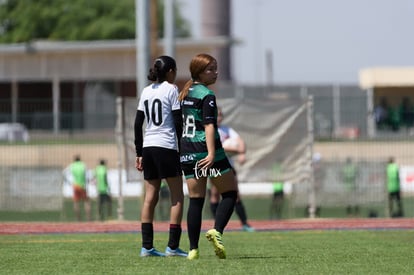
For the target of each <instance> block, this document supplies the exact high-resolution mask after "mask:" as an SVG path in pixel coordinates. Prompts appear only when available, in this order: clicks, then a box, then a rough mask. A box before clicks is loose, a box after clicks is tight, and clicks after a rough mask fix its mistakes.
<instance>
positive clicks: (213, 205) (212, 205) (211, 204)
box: [210, 202, 219, 218]
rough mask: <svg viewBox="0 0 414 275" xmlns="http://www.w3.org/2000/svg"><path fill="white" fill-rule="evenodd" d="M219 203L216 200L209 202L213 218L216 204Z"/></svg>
mask: <svg viewBox="0 0 414 275" xmlns="http://www.w3.org/2000/svg"><path fill="white" fill-rule="evenodd" d="M218 205H219V203H218V202H210V210H211V214H212V215H213V218H215V217H216V212H217V206H218Z"/></svg>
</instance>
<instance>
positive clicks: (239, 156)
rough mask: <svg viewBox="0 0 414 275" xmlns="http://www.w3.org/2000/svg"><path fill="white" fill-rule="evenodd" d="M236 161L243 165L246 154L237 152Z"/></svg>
mask: <svg viewBox="0 0 414 275" xmlns="http://www.w3.org/2000/svg"><path fill="white" fill-rule="evenodd" d="M237 161H238V162H239V164H240V165H243V164H244V163H245V162H246V154H245V153H241V154H238V155H237Z"/></svg>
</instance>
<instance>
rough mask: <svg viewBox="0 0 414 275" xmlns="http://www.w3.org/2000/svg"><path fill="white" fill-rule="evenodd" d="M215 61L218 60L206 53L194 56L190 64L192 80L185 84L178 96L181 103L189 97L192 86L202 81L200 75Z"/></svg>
mask: <svg viewBox="0 0 414 275" xmlns="http://www.w3.org/2000/svg"><path fill="white" fill-rule="evenodd" d="M213 61H216V59H215V58H214V57H212V56H211V55H209V54H206V53H200V54H198V55H196V56H194V57H193V59H191V62H190V74H191V79H190V80H188V81H187V82H186V83H185V85H184V88H183V89H182V90H181V92H180V94H179V95H178V100H180V101H183V100H184V98H185V97H186V96H187V95H188V91H189V90H190V87H191V85H193V84H194V82H195V81H197V80H199V79H200V74H201V73H202V72H204V70H205V69H206V68H207V66H208V64H210V63H211V62H213Z"/></svg>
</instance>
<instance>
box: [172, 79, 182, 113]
mask: <svg viewBox="0 0 414 275" xmlns="http://www.w3.org/2000/svg"><path fill="white" fill-rule="evenodd" d="M173 87H174V88H173V89H172V90H171V92H170V93H169V98H170V102H171V110H172V111H175V110H179V109H181V105H180V101H179V100H178V88H177V86H175V85H174V86H173Z"/></svg>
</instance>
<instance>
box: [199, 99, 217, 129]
mask: <svg viewBox="0 0 414 275" xmlns="http://www.w3.org/2000/svg"><path fill="white" fill-rule="evenodd" d="M202 109H203V125H206V124H211V123H213V124H217V117H216V113H217V104H216V97H215V96H214V95H212V94H209V95H206V96H205V97H204V99H203V104H202Z"/></svg>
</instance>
